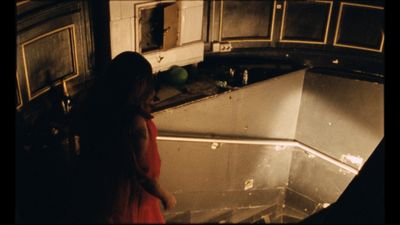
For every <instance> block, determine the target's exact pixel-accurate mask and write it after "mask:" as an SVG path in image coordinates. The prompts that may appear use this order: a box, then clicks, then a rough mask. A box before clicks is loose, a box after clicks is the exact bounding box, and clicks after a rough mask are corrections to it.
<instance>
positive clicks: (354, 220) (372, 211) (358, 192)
mask: <svg viewBox="0 0 400 225" xmlns="http://www.w3.org/2000/svg"><path fill="white" fill-rule="evenodd" d="M384 155H385V140H384V139H383V140H382V141H381V142H380V144H379V145H378V147H377V148H376V149H375V151H374V153H373V154H372V155H371V157H370V158H369V159H368V161H367V162H366V163H365V165H364V167H363V168H362V169H361V171H360V173H359V175H358V176H356V177H355V178H354V180H353V181H352V182H351V183H350V185H349V186H348V188H347V189H346V190H345V191H344V192H343V194H342V195H341V196H340V198H339V199H338V200H337V202H336V203H334V204H332V205H331V206H330V207H328V208H327V209H323V210H321V211H320V212H318V213H316V214H314V215H312V216H310V217H308V218H307V219H305V220H304V221H302V224H344V223H346V224H384V222H385V207H384V182H385V180H384Z"/></svg>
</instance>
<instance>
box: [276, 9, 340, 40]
mask: <svg viewBox="0 0 400 225" xmlns="http://www.w3.org/2000/svg"><path fill="white" fill-rule="evenodd" d="M284 5H285V6H284V13H283V18H282V27H281V37H280V41H281V42H319V43H322V44H323V43H326V37H327V31H328V27H329V22H330V17H331V7H332V3H331V2H308V1H307V2H306V1H288V2H285V4H284Z"/></svg>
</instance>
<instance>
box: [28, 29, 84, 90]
mask: <svg viewBox="0 0 400 225" xmlns="http://www.w3.org/2000/svg"><path fill="white" fill-rule="evenodd" d="M75 41H76V36H75V26H74V25H69V26H67V27H64V28H60V29H58V30H56V31H51V32H50V33H47V34H44V35H43V36H40V37H38V38H35V39H34V40H31V41H29V42H27V43H23V44H22V56H23V63H24V68H25V73H26V74H25V75H26V78H27V83H28V86H27V87H28V92H29V96H32V97H33V96H35V95H38V94H40V92H41V91H43V88H45V87H46V86H49V85H51V84H53V83H54V82H56V81H59V80H60V79H65V78H66V77H67V76H69V75H72V76H73V75H78V68H77V67H76V65H75V64H76V61H77V59H76V55H77V53H76V52H75Z"/></svg>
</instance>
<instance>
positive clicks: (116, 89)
mask: <svg viewBox="0 0 400 225" xmlns="http://www.w3.org/2000/svg"><path fill="white" fill-rule="evenodd" d="M153 97H154V88H153V78H152V68H151V65H150V63H149V62H148V61H147V60H146V59H145V58H144V57H143V56H141V55H140V54H138V53H135V52H124V53H121V54H119V55H118V56H117V57H115V58H114V59H113V60H112V61H111V64H110V65H109V67H108V69H107V71H106V73H105V75H104V76H102V77H99V78H97V80H96V83H95V84H94V86H93V89H92V90H91V92H90V93H89V96H88V98H87V101H86V103H85V105H84V109H83V113H82V115H83V117H82V120H81V131H80V132H81V156H80V158H81V159H80V165H79V166H78V170H77V177H78V182H75V184H76V185H75V192H74V193H77V194H76V195H75V197H76V199H75V203H76V204H74V207H73V208H74V210H73V211H74V214H73V216H74V218H73V222H76V223H119V224H122V223H123V224H127V223H165V220H164V218H163V216H162V214H161V209H160V201H161V203H162V205H163V206H164V208H165V209H170V208H172V207H174V206H175V204H176V199H175V197H174V196H173V195H172V194H170V193H169V192H168V191H166V190H165V189H164V188H162V186H161V185H160V182H159V180H158V178H159V176H160V167H161V160H160V156H159V153H158V149H157V143H156V136H157V129H156V126H155V124H154V123H153V121H152V118H153V117H152V116H151V105H152V100H153Z"/></svg>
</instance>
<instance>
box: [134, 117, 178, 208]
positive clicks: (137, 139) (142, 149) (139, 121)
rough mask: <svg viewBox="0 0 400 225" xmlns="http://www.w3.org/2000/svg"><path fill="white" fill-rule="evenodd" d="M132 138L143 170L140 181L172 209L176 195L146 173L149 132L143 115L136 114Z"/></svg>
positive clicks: (165, 206)
mask: <svg viewBox="0 0 400 225" xmlns="http://www.w3.org/2000/svg"><path fill="white" fill-rule="evenodd" d="M132 134H133V135H132V139H133V141H134V151H135V156H136V159H137V164H138V166H139V167H140V169H141V170H143V172H142V173H140V172H139V174H141V179H140V182H141V184H142V186H143V188H144V189H145V190H146V191H147V192H149V193H150V194H152V195H154V196H156V197H157V198H159V199H160V200H161V201H162V203H163V206H164V208H165V209H171V208H173V207H174V206H175V204H176V199H175V197H174V196H173V195H172V194H171V193H169V192H168V191H167V190H165V189H164V188H162V187H161V185H160V182H159V180H158V179H157V178H156V179H151V178H149V177H147V176H146V175H145V173H146V172H147V171H148V165H147V163H146V157H145V156H146V150H147V143H148V141H149V132H148V129H147V125H146V121H145V120H144V118H143V117H141V116H136V117H135V118H134V119H133V125H132Z"/></svg>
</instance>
